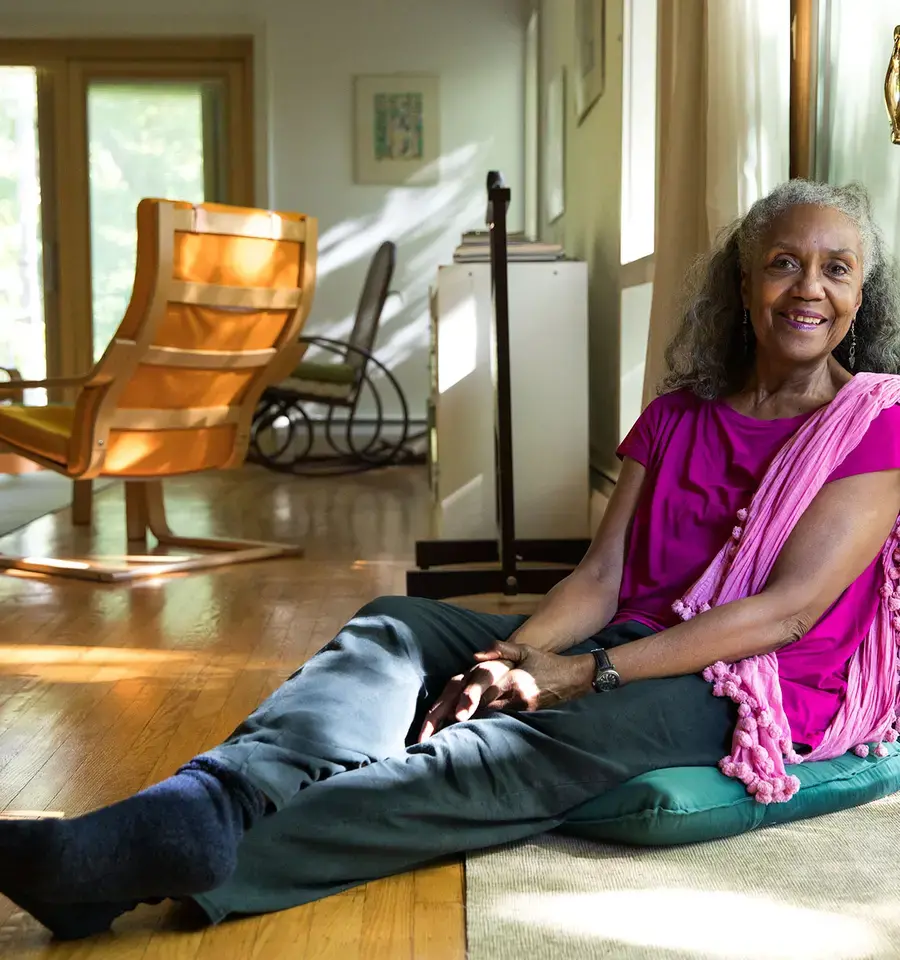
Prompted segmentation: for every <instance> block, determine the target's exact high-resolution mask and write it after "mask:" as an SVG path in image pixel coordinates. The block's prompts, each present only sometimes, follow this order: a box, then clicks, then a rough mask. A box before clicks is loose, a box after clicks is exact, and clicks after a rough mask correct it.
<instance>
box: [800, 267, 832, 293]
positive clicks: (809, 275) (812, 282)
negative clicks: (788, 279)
mask: <svg viewBox="0 0 900 960" xmlns="http://www.w3.org/2000/svg"><path fill="white" fill-rule="evenodd" d="M795 292H796V295H797V296H798V297H801V298H802V299H804V300H823V299H824V298H825V287H824V285H823V283H822V276H821V274H820V273H819V271H818V270H815V269H813V268H810V269H808V270H804V271H803V272H802V273H801V274H800V276H799V277H798V278H797V284H796V287H795Z"/></svg>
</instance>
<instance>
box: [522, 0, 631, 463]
mask: <svg viewBox="0 0 900 960" xmlns="http://www.w3.org/2000/svg"><path fill="white" fill-rule="evenodd" d="M534 2H536V3H539V5H540V16H541V48H542V49H541V102H542V130H544V129H545V127H546V115H545V104H546V92H547V84H548V83H549V82H550V80H551V78H552V77H553V76H554V75H555V74H556V72H557V71H558V70H559V69H560V68H564V69H565V70H566V88H567V92H566V100H567V109H566V131H565V149H566V157H565V181H566V185H565V191H566V209H565V213H564V214H563V216H562V217H560V219H558V220H557V221H556V222H554V223H552V224H549V223H547V215H546V209H545V204H544V202H543V196H542V202H541V209H540V214H541V235H542V236H543V237H544V238H545V239H548V240H555V241H556V242H558V243H561V244H562V245H563V246H564V247H565V250H566V253H567V254H568V255H569V256H570V257H576V258H578V259H581V260H586V261H587V265H588V277H589V325H590V331H589V340H590V343H589V345H588V350H589V364H590V367H589V370H590V405H591V411H590V413H591V431H590V432H591V466H592V467H593V468H594V469H595V470H597V471H600V472H602V473H605V474H608V475H610V476H615V474H616V471H617V461H616V458H615V449H616V445H617V442H618V433H619V393H620V388H619V373H620V371H619V352H620V351H619V336H620V330H619V323H620V302H619V291H620V276H619V274H620V264H621V260H620V255H619V253H620V244H621V242H620V230H621V228H620V221H621V197H622V28H623V0H607V4H606V18H607V19H606V87H605V90H604V93H603V96H602V97H601V98H600V99H599V100H598V101H597V103H596V105H595V106H594V108H593V109H592V110H591V112H590V113H589V114H588V115H587V117H585V119H584V122H583V123H582V124H581V125H580V126H579V125H578V121H577V118H576V116H575V106H574V87H573V78H574V76H575V0H534ZM545 186H546V185H545V184H542V194H543V193H544V188H545Z"/></svg>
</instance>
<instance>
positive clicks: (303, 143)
mask: <svg viewBox="0 0 900 960" xmlns="http://www.w3.org/2000/svg"><path fill="white" fill-rule="evenodd" d="M23 6H24V4H23V3H21V0H0V33H2V34H3V35H5V36H7V37H14V36H69V37H71V36H109V35H123V36H124V35H129V36H135V35H162V34H166V35H191V34H204V35H209V34H219V35H222V34H244V35H247V34H252V35H253V36H254V37H255V39H256V50H257V60H256V78H255V81H256V103H257V117H256V120H257V127H256V139H257V143H256V157H257V202H258V203H260V204H261V205H264V204H268V205H271V206H273V207H275V208H281V209H288V210H300V211H302V212H304V213H309V214H313V215H315V216H317V217H318V218H319V228H320V237H321V242H320V251H319V257H320V259H319V266H320V271H319V288H318V293H317V295H316V301H315V305H314V308H313V313H312V316H311V319H310V322H309V326H308V328H307V331H308V332H315V333H323V334H325V333H327V334H328V335H330V336H342V335H346V333H348V332H349V328H350V324H351V320H352V314H353V311H354V309H355V306H356V301H357V298H358V296H359V290H360V287H361V285H362V280H363V276H364V273H365V268H366V265H367V262H368V259H369V257H370V256H371V254H372V252H373V251H374V250H375V248H376V247H377V246H378V245H379V244H380V243H381V242H382V241H383V240H387V239H391V240H394V241H395V242H397V243H398V244H399V245H400V250H399V257H398V270H397V274H396V277H395V283H394V287H395V288H396V289H397V290H399V291H400V292H401V293H402V303H397V302H392V303H391V305H390V312H389V313H388V314H387V316H386V318H385V321H384V323H383V328H382V334H381V336H380V338H379V346H378V355H379V358H380V359H382V360H383V361H384V362H385V363H387V364H388V365H389V366H390V367H391V369H392V370H393V371H394V372H395V373H396V374H397V375H398V376H399V378H400V380H401V383H402V384H403V385H404V388H405V389H406V391H407V397H408V399H409V401H410V406H411V408H412V409H411V412H412V415H413V416H416V417H422V416H424V412H425V399H426V395H427V389H428V339H429V330H428V312H427V292H428V285H429V283H430V282H431V280H432V278H433V276H434V273H435V271H436V269H437V266H438V264H440V263H446V262H449V260H450V258H451V255H452V252H453V248H454V246H455V245H456V243H457V242H458V239H459V235H460V233H461V232H462V231H463V230H466V229H470V228H473V227H475V228H477V227H480V226H482V225H483V218H484V206H485V203H484V179H485V174H486V172H487V171H488V169H491V168H499V169H502V170H503V171H504V173H505V174H506V175H507V179H508V181H509V183H510V186H511V187H512V188H513V205H512V208H511V211H510V228H511V229H518V228H521V227H522V225H523V203H522V197H523V181H524V168H523V149H524V148H523V138H524V133H523V131H524V107H523V100H524V75H523V64H524V45H525V6H526V5H525V3H523V2H520V0H254V2H252V3H251V2H248V0H191V2H189V3H186V2H185V0H154V2H153V3H152V5H147V4H142V3H138V2H137V0H29V2H28V12H27V13H23V12H22V8H23ZM148 6H149V7H152V12H151V13H148V12H147V10H148ZM187 11H189V12H187ZM415 72H421V73H436V74H439V75H440V77H441V145H442V154H443V158H442V171H443V175H442V182H441V183H440V184H439V185H438V186H435V187H428V188H418V189H412V188H399V189H398V188H389V187H379V186H357V185H355V184H354V183H353V155H352V127H353V125H352V119H353V86H352V79H353V76H354V75H355V74H360V73H415ZM389 412H391V411H389Z"/></svg>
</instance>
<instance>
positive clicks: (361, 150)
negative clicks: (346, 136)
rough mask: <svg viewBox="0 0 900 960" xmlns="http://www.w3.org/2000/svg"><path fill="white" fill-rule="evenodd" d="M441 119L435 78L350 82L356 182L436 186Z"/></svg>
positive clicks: (418, 76) (392, 77)
mask: <svg viewBox="0 0 900 960" xmlns="http://www.w3.org/2000/svg"><path fill="white" fill-rule="evenodd" d="M440 119H441V118H440V80H439V78H438V77H437V76H432V75H425V74H392V75H387V76H374V75H373V76H358V77H355V78H354V180H355V182H356V183H360V184H382V185H387V186H429V185H432V184H435V183H438V182H439V181H440V163H439V161H440V156H441V130H440Z"/></svg>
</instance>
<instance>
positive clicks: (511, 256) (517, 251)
mask: <svg viewBox="0 0 900 960" xmlns="http://www.w3.org/2000/svg"><path fill="white" fill-rule="evenodd" d="M506 256H507V259H508V260H509V262H510V263H514V262H522V261H544V260H562V259H563V257H564V256H565V254H564V252H563V248H562V247H561V246H560V245H559V244H558V243H541V242H540V241H539V240H530V239H528V237H526V236H525V234H524V233H510V234H509V235H508V237H507V245H506ZM490 259H491V235H490V233H489V232H488V231H487V230H473V231H471V232H470V233H464V234H463V237H462V242H461V243H460V245H459V246H458V247H457V248H456V251H455V252H454V254H453V260H454V262H455V263H482V262H487V261H489V260H490Z"/></svg>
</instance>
